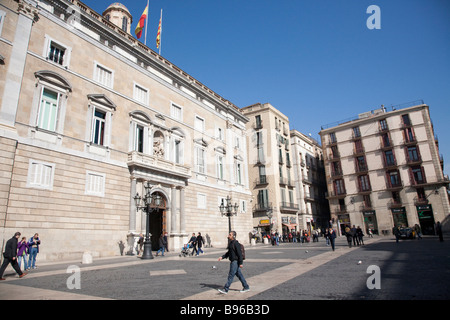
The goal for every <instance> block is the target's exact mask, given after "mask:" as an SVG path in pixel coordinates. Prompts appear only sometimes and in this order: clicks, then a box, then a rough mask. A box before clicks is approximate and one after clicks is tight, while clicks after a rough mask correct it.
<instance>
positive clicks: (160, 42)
mask: <svg viewBox="0 0 450 320" xmlns="http://www.w3.org/2000/svg"><path fill="white" fill-rule="evenodd" d="M160 21H161V30H160V33H159V55H161V44H162V9H161V18H160Z"/></svg>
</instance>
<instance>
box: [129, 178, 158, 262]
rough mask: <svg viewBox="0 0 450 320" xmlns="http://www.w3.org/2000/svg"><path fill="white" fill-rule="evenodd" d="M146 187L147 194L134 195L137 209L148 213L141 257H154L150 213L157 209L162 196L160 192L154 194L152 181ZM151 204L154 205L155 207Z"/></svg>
mask: <svg viewBox="0 0 450 320" xmlns="http://www.w3.org/2000/svg"><path fill="white" fill-rule="evenodd" d="M144 188H145V195H144V196H143V197H141V196H140V195H139V193H136V196H135V197H134V202H135V204H136V211H139V210H142V211H145V212H146V214H147V226H146V232H145V241H144V252H143V253H142V257H141V259H153V255H152V242H151V240H150V236H151V235H150V213H152V212H154V211H156V210H157V208H158V207H159V205H160V204H161V196H160V195H159V194H152V189H153V186H152V185H151V184H150V181H147V184H146V185H145V184H144ZM151 206H153V208H152V207H151Z"/></svg>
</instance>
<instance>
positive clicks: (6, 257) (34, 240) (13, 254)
mask: <svg viewBox="0 0 450 320" xmlns="http://www.w3.org/2000/svg"><path fill="white" fill-rule="evenodd" d="M20 236H21V233H20V232H16V233H15V234H14V236H13V237H12V238H11V239H9V240H8V241H7V242H6V245H5V250H4V252H3V263H2V265H1V267H0V280H5V278H3V273H4V272H5V270H6V268H7V267H8V265H9V264H11V266H12V267H13V269H14V271H16V273H17V274H18V275H19V278H22V277H24V276H26V275H27V272H26V271H29V270H31V269H37V267H36V258H37V255H38V253H39V246H40V245H41V240H40V239H39V234H37V233H35V234H34V236H32V237H31V238H30V239H28V240H27V238H26V237H22V238H21V239H20V241H19V238H20ZM22 262H23V271H24V272H22V270H21V268H22Z"/></svg>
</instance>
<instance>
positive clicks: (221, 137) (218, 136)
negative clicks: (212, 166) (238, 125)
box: [216, 128, 223, 141]
mask: <svg viewBox="0 0 450 320" xmlns="http://www.w3.org/2000/svg"><path fill="white" fill-rule="evenodd" d="M216 138H217V140H220V141H223V130H222V128H217V137H216Z"/></svg>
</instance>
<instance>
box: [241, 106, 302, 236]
mask: <svg viewBox="0 0 450 320" xmlns="http://www.w3.org/2000/svg"><path fill="white" fill-rule="evenodd" d="M241 110H242V111H243V113H244V115H246V116H247V117H248V119H249V122H248V123H247V136H248V144H247V146H248V155H249V159H248V160H249V180H250V184H251V188H252V192H253V202H252V211H253V226H254V229H255V230H256V231H258V232H261V233H264V234H269V233H271V232H278V233H279V234H280V235H281V234H283V233H285V234H287V233H288V232H290V231H292V230H294V231H298V230H299V223H298V216H297V214H298V211H299V205H298V202H297V198H296V188H295V177H294V169H293V162H292V153H291V145H290V130H289V119H288V117H286V116H285V115H284V114H282V113H281V112H280V111H279V110H277V109H276V108H275V107H273V106H272V105H271V104H270V103H264V104H261V103H257V104H254V105H251V106H248V107H245V108H242V109H241Z"/></svg>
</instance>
